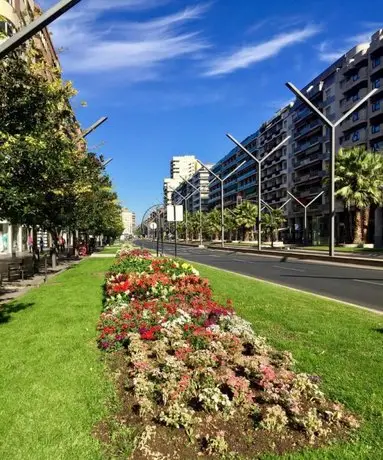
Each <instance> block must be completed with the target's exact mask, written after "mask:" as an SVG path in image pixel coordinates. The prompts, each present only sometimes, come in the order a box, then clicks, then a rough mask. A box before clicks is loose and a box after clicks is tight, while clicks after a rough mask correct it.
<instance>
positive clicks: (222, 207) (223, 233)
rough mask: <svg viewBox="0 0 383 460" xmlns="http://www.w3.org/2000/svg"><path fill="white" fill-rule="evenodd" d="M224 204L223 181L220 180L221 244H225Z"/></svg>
mask: <svg viewBox="0 0 383 460" xmlns="http://www.w3.org/2000/svg"><path fill="white" fill-rule="evenodd" d="M224 206H225V203H224V201H223V181H222V180H221V246H222V247H224V246H225V215H224Z"/></svg>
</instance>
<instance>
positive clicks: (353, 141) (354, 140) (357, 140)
mask: <svg viewBox="0 0 383 460" xmlns="http://www.w3.org/2000/svg"><path fill="white" fill-rule="evenodd" d="M366 140H367V135H366V131H365V130H363V131H362V132H359V135H358V136H355V135H350V138H349V139H347V140H345V139H344V140H343V142H342V143H341V146H342V148H349V147H353V146H355V145H359V144H361V143H363V142H366Z"/></svg>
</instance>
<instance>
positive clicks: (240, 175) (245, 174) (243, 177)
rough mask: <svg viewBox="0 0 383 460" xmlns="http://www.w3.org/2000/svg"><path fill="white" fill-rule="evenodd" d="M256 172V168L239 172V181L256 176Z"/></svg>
mask: <svg viewBox="0 0 383 460" xmlns="http://www.w3.org/2000/svg"><path fill="white" fill-rule="evenodd" d="M255 174H257V170H256V169H255V168H254V169H252V170H250V171H248V172H246V173H244V174H242V173H239V174H238V177H237V181H238V182H241V181H243V180H245V179H247V178H248V177H251V176H254V175H255Z"/></svg>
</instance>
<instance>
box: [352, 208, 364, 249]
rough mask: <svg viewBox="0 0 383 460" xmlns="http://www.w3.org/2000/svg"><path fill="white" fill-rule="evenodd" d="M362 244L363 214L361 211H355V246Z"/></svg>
mask: <svg viewBox="0 0 383 460" xmlns="http://www.w3.org/2000/svg"><path fill="white" fill-rule="evenodd" d="M361 242H362V212H361V210H360V209H356V210H355V221H354V240H353V243H354V244H360V243H361Z"/></svg>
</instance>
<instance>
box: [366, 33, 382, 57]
mask: <svg viewBox="0 0 383 460" xmlns="http://www.w3.org/2000/svg"><path fill="white" fill-rule="evenodd" d="M380 48H382V49H383V32H382V31H381V30H379V31H378V32H375V33H374V35H373V36H372V41H371V44H370V49H369V51H370V53H374V52H375V51H377V50H378V49H380Z"/></svg>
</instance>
